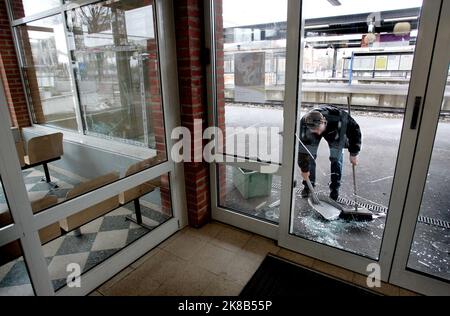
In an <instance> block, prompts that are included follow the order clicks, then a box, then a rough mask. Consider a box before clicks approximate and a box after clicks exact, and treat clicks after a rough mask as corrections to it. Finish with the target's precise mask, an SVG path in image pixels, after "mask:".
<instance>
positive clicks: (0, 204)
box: [0, 176, 14, 228]
mask: <svg viewBox="0 0 450 316" xmlns="http://www.w3.org/2000/svg"><path fill="white" fill-rule="evenodd" d="M13 222H14V220H13V218H12V216H11V212H10V211H9V205H8V200H7V199H6V194H5V190H4V189H3V181H2V179H1V176H0V228H2V227H5V226H8V225H11V224H12V223H13Z"/></svg>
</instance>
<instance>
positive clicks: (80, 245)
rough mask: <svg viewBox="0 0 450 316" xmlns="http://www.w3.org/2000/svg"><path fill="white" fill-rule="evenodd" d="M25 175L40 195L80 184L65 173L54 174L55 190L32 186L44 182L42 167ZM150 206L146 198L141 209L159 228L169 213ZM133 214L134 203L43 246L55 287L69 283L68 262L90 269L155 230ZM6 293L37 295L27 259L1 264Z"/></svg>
mask: <svg viewBox="0 0 450 316" xmlns="http://www.w3.org/2000/svg"><path fill="white" fill-rule="evenodd" d="M24 175H25V179H26V180H25V182H26V183H27V182H29V184H27V189H28V190H29V192H41V193H40V194H43V196H45V195H46V194H55V192H57V191H59V190H67V189H70V188H71V187H73V186H74V185H76V184H77V183H76V182H75V181H73V180H70V179H68V178H67V177H64V176H62V178H61V180H60V179H59V177H58V176H59V175H55V173H52V179H53V180H56V181H55V182H56V183H57V184H58V185H59V189H55V190H53V191H52V190H51V188H50V187H48V186H47V187H46V185H47V184H46V183H38V184H35V185H32V183H33V182H32V180H30V179H33V180H35V181H37V182H39V181H40V178H41V174H40V171H39V170H32V171H31V170H30V171H28V172H26V173H24ZM42 175H43V173H42ZM45 188H47V190H45ZM33 190H34V191H33ZM39 190H41V191H39ZM158 194H159V193H158V192H157V191H154V193H153V195H158ZM61 195H63V194H61ZM1 198H2V196H0V202H1ZM3 199H4V196H3ZM149 199H150V200H152V201H156V203H158V202H159V201H158V197H153V198H152V197H150V198H148V199H147V197H146V200H149ZM149 205H153V204H152V203H149V202H148V201H144V200H143V201H142V203H141V211H142V216H143V219H144V222H145V223H146V224H147V225H148V226H150V228H152V227H154V228H156V227H157V226H159V225H161V224H162V223H164V222H165V221H167V220H168V219H169V217H168V216H166V215H164V214H162V213H161V212H158V205H157V204H156V205H154V206H155V207H152V208H149V207H148V206H149ZM133 214H134V205H133V203H130V204H127V205H125V206H123V207H120V208H118V209H116V210H114V211H113V212H111V213H108V214H106V215H105V216H103V217H100V218H98V219H96V220H94V221H92V222H90V223H88V224H86V225H84V226H82V227H81V228H80V230H81V235H80V236H77V235H75V233H74V232H71V233H68V234H66V235H63V236H61V237H59V238H57V239H55V240H53V241H51V242H50V243H47V244H45V245H44V246H43V247H42V248H43V251H44V255H45V257H46V259H47V264H48V269H49V274H50V278H51V280H52V283H53V287H54V288H55V290H58V289H60V288H61V287H63V286H65V284H66V278H67V272H66V267H67V264H69V263H78V264H79V265H80V267H81V268H82V272H83V273H84V272H87V271H88V270H90V269H92V268H93V267H95V266H96V265H98V264H99V263H101V262H103V261H105V260H106V259H108V258H109V257H111V256H112V255H114V254H115V253H116V252H118V251H120V250H121V249H123V248H125V247H126V246H128V245H129V244H131V243H132V242H134V241H136V240H137V239H139V238H141V237H142V236H144V235H145V234H147V233H148V232H150V230H151V229H147V228H144V227H142V226H139V225H137V224H135V223H133V222H131V221H130V220H128V219H127V216H130V215H133ZM2 295H33V289H32V287H31V284H30V279H29V277H28V272H27V268H26V265H25V263H24V261H23V258H19V259H17V260H15V261H13V262H10V263H8V264H6V265H4V266H2V267H0V296H2Z"/></svg>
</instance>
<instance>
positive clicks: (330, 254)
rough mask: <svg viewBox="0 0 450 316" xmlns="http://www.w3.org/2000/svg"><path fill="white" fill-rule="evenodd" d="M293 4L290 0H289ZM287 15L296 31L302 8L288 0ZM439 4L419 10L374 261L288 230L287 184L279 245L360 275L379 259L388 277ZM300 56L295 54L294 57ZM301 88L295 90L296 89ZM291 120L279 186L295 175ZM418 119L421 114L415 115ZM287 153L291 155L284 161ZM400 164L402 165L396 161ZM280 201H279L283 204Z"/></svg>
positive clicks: (291, 34) (292, 71)
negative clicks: (389, 188)
mask: <svg viewBox="0 0 450 316" xmlns="http://www.w3.org/2000/svg"><path fill="white" fill-rule="evenodd" d="M294 2H295V1H294ZM290 5H291V6H292V7H290V9H289V14H290V18H291V21H292V22H293V21H295V26H296V27H298V29H300V28H299V27H300V25H301V22H300V21H301V20H300V17H301V14H299V13H298V12H299V11H301V7H300V4H294V3H292V2H290ZM440 8H441V0H439V1H424V3H423V7H422V13H421V18H420V26H419V35H418V41H417V45H416V50H415V57H414V64H413V72H412V75H411V81H410V85H409V94H408V98H407V103H406V109H405V111H406V113H405V117H404V122H403V130H402V138H401V142H400V147H399V154H398V158H397V163H396V172H395V177H394V183H393V187H392V192H391V199H390V205H389V214H388V216H387V219H386V225H385V231H384V236H383V240H382V245H381V249H380V256H379V260H378V261H377V260H373V259H370V258H366V257H363V256H360V255H356V254H352V253H350V252H347V251H344V250H339V249H337V248H333V247H331V246H327V245H323V244H319V243H317V242H314V241H309V240H306V239H302V238H300V237H295V236H293V235H291V234H289V232H290V230H291V225H292V218H291V216H292V215H291V208H292V205H293V202H294V201H293V194H292V186H291V185H287V186H286V187H283V189H282V199H281V200H282V208H281V211H282V213H281V216H280V218H281V222H280V235H279V245H280V246H282V247H284V248H288V249H291V250H294V251H297V252H300V253H302V254H306V255H308V256H311V257H314V258H316V259H319V260H322V261H325V262H329V263H332V264H334V265H337V266H340V267H343V268H346V269H349V270H352V271H354V272H357V273H360V274H362V275H368V274H369V273H371V272H372V271H368V266H369V265H370V264H372V263H378V264H379V265H380V267H381V280H382V281H385V282H387V281H388V279H389V272H390V267H391V263H392V259H393V254H394V249H395V244H396V240H397V234H398V227H399V226H400V219H401V216H402V212H403V206H404V201H405V198H406V191H405V190H404V188H405V187H406V186H407V183H408V179H409V174H410V171H411V166H412V155H411V153H410V152H411V150H413V149H414V148H415V143H416V140H417V130H412V129H410V128H409V126H410V122H411V120H412V117H413V110H414V105H415V100H416V97H418V96H420V97H422V100H423V99H424V96H425V92H426V87H427V80H426V77H425V78H424V76H422V74H424V73H428V72H429V71H430V67H431V60H432V54H433V49H432V48H433V47H434V39H435V36H434V35H435V34H436V32H437V26H438V21H439V13H440ZM294 30H295V29H292V28H289V29H288V47H289V48H288V49H290V51H288V58H287V59H288V61H287V62H288V66H287V74H286V76H287V80H286V82H291V83H292V82H295V83H297V86H296V87H299V88H298V89H297V88H296V87H293V86H292V85H287V86H286V94H287V96H288V97H287V100H288V101H287V102H288V103H287V106H286V112H287V114H286V117H297V113H296V111H297V106H296V105H297V104H300V102H299V101H298V100H299V99H298V96H299V94H300V93H301V78H300V74H299V72H298V71H296V69H300V68H299V66H300V65H301V64H299V63H300V62H301V58H302V53H301V45H302V43H303V26H302V28H301V32H300V36H301V38H298V36H299V35H298V33H296V32H295V31H294ZM298 56H300V57H298ZM299 90H300V91H299ZM299 119H300V118H298V117H297V122H293V120H290V121H286V122H285V134H286V135H287V136H286V137H285V142H284V144H283V150H284V152H283V159H284V166H285V169H284V170H283V172H285V174H284V175H283V179H284V180H285V181H283V184H290V183H293V180H294V179H293V175H294V168H295V164H294V162H295V161H296V159H294V157H297V156H296V155H297V152H296V151H294V148H295V146H294V144H296V139H295V132H296V131H297V124H299ZM419 119H420V118H419ZM288 157H292V158H291V159H287V158H288ZM400 162H401V163H400ZM283 203H284V204H283Z"/></svg>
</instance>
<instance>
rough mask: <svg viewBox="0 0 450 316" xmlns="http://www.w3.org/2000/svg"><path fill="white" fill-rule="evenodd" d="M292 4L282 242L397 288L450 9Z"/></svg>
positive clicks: (415, 4) (415, 5)
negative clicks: (405, 215) (394, 269)
mask: <svg viewBox="0 0 450 316" xmlns="http://www.w3.org/2000/svg"><path fill="white" fill-rule="evenodd" d="M289 6H290V7H289V10H288V12H289V17H288V21H289V23H288V24H289V29H288V35H287V38H288V43H287V71H286V82H289V84H288V85H286V91H285V94H286V96H285V97H286V102H285V108H284V111H285V118H288V119H286V120H285V126H284V139H283V141H284V142H283V169H282V179H283V181H282V183H283V186H282V193H281V201H282V202H281V221H280V235H279V243H280V245H281V246H283V247H285V248H289V249H292V250H295V251H297V252H301V253H303V254H306V255H309V256H312V257H315V258H318V259H320V260H324V261H327V262H331V263H333V264H336V265H339V266H342V267H345V268H347V269H351V270H353V271H355V272H358V273H361V274H366V275H367V274H368V272H369V271H367V269H368V266H369V264H371V263H377V264H379V265H380V268H381V279H382V280H383V281H387V280H388V278H389V270H390V265H391V262H392V256H393V252H394V248H395V239H396V236H397V231H398V227H399V225H400V216H401V212H402V209H403V201H404V199H405V196H406V191H405V190H404V188H405V186H406V184H407V179H408V175H409V173H410V171H411V165H412V160H413V158H412V157H413V156H412V155H411V154H410V152H411V151H412V150H413V149H414V147H415V142H416V138H417V128H416V126H414V124H412V123H411V122H412V121H414V120H415V119H416V118H417V119H418V120H419V121H420V117H417V107H420V106H421V104H422V102H423V100H424V93H425V89H426V85H427V81H426V80H425V79H426V78H424V76H423V74H426V73H429V71H430V65H431V57H432V54H433V49H432V48H433V45H434V36H432V35H433V34H435V33H436V29H437V25H438V19H439V13H440V10H441V3H440V1H436V2H430V1H428V2H427V1H424V2H422V1H420V0H418V1H407V2H405V1H401V2H400V1H394V2H393V1H377V2H374V1H323V2H320V3H318V2H317V1H312V0H304V1H302V2H301V3H298V2H294V1H292V2H289ZM298 30H300V38H299V31H298ZM425 34H427V35H426V36H425ZM294 83H296V84H297V85H294ZM308 182H309V183H308ZM315 197H318V198H319V200H320V204H319V205H316V202H315V201H314V200H315ZM330 206H331V207H330ZM336 210H338V211H336ZM355 210H357V211H358V212H359V213H358V216H357V217H355V216H354V215H351V212H352V211H355ZM331 211H333V212H331ZM363 211H364V212H366V216H365V217H364V216H362V214H361V212H363ZM369 217H370V218H369ZM369 219H370V220H369Z"/></svg>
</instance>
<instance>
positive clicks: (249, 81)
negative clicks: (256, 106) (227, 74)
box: [234, 52, 266, 103]
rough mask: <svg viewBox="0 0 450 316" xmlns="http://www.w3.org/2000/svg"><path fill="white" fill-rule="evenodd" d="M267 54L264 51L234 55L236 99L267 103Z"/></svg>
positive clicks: (237, 100)
mask: <svg viewBox="0 0 450 316" xmlns="http://www.w3.org/2000/svg"><path fill="white" fill-rule="evenodd" d="M265 66H266V55H265V53H264V52H256V53H238V54H235V55H234V85H235V88H234V100H235V101H236V102H249V103H265V101H266V91H265V76H266V71H265Z"/></svg>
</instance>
